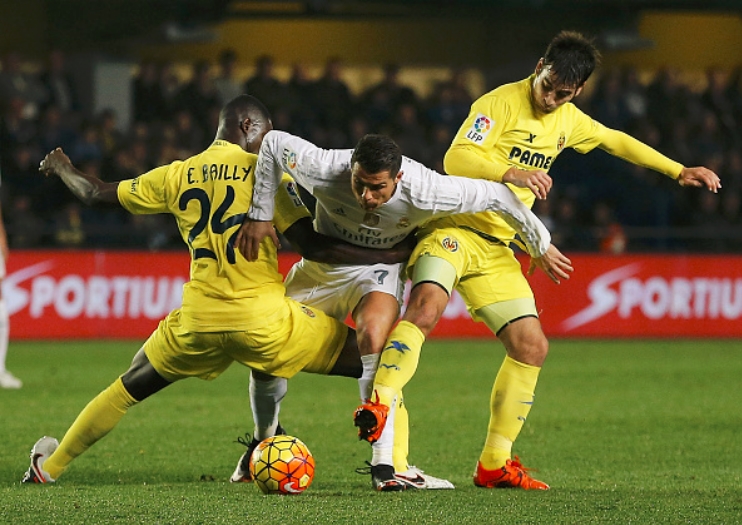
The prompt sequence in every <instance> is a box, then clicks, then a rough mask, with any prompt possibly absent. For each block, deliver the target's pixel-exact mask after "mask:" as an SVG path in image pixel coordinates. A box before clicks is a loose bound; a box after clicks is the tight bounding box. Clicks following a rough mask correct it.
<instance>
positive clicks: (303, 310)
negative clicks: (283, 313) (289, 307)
mask: <svg viewBox="0 0 742 525" xmlns="http://www.w3.org/2000/svg"><path fill="white" fill-rule="evenodd" d="M300 308H301V311H302V312H304V313H305V314H307V315H308V316H309V317H312V318H314V317H317V314H315V313H314V311H313V310H310V309H309V308H307V307H306V306H304V305H301V306H300Z"/></svg>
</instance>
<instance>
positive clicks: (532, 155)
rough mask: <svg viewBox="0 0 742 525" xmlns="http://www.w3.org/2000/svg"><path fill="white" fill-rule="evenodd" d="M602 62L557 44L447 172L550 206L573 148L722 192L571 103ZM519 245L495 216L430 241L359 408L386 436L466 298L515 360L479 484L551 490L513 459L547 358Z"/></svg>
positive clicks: (443, 231) (709, 178) (434, 230)
mask: <svg viewBox="0 0 742 525" xmlns="http://www.w3.org/2000/svg"><path fill="white" fill-rule="evenodd" d="M598 61H599V53H598V51H597V49H596V48H595V47H594V46H593V45H592V43H591V42H590V41H589V40H587V39H586V38H585V37H583V36H582V35H580V34H579V33H574V32H566V31H565V32H562V33H560V34H558V35H557V36H556V37H555V38H554V39H553V40H552V42H551V43H550V45H549V46H548V48H547V50H546V53H545V55H544V56H543V58H541V59H540V60H539V61H538V64H537V65H536V69H535V72H534V73H533V75H531V76H530V77H528V78H526V79H524V80H522V81H520V82H515V83H513V84H507V85H503V86H500V87H498V88H496V89H495V90H493V91H491V92H489V93H487V94H485V95H483V96H482V97H481V98H479V99H478V100H476V101H475V102H474V104H473V105H472V107H471V111H470V113H469V116H468V117H467V119H466V121H465V122H464V123H463V125H462V126H461V128H460V130H459V132H458V134H457V135H456V137H455V138H454V140H453V143H452V145H451V147H450V149H449V150H448V152H447V153H446V157H445V161H444V163H445V168H446V171H447V172H448V173H450V174H455V175H459V176H467V177H476V178H483V177H484V178H487V179H490V180H495V181H501V182H505V183H508V184H509V186H510V188H511V189H512V190H513V191H514V192H515V193H516V194H517V195H518V197H519V198H520V199H521V200H522V201H523V202H524V203H526V204H527V205H529V206H530V205H532V204H533V202H534V200H535V199H536V198H539V199H545V198H546V197H547V195H548V193H549V190H550V189H551V185H552V180H551V178H550V177H549V175H548V170H549V168H550V167H551V165H552V164H553V162H554V159H556V157H557V155H559V153H560V152H561V151H562V150H563V149H564V148H574V149H575V150H577V151H578V152H580V153H587V152H589V151H591V150H592V149H594V148H596V147H599V148H601V149H603V150H605V151H607V152H608V153H611V154H612V155H615V156H617V157H620V158H623V159H625V160H627V161H629V162H632V163H634V164H638V165H641V166H645V167H647V168H652V169H654V170H656V171H658V172H660V173H662V174H664V175H666V176H668V177H671V178H673V179H675V180H677V181H678V183H679V184H680V185H681V186H698V187H702V186H705V187H706V188H707V189H708V190H710V191H713V192H716V191H717V190H718V189H719V188H720V187H721V184H720V181H719V177H718V176H717V175H716V174H715V173H713V172H712V171H710V170H708V169H706V168H703V167H696V168H687V167H684V166H682V165H681V164H679V163H677V162H675V161H673V160H671V159H669V158H667V157H665V156H664V155H662V154H660V153H658V152H657V151H655V150H654V149H652V148H651V147H649V146H647V145H646V144H643V143H642V142H640V141H638V140H636V139H634V138H632V137H630V136H628V135H626V134H624V133H622V132H620V131H616V130H613V129H609V128H606V127H605V126H603V125H602V124H600V123H598V122H596V121H594V120H592V119H591V118H590V117H588V116H587V115H585V114H584V113H583V112H582V111H580V110H579V109H578V108H577V107H576V106H574V105H573V104H572V103H571V102H572V100H573V99H574V98H575V97H576V96H578V95H579V94H580V92H581V91H582V89H583V87H584V85H585V82H586V81H587V79H588V78H589V77H590V75H591V74H592V72H593V70H594V68H595V66H596V64H597V63H598ZM513 238H514V231H513V229H512V228H511V227H509V226H508V225H507V224H506V223H505V222H504V221H503V220H502V219H501V218H500V217H498V216H497V215H496V214H494V213H479V214H475V215H454V216H451V217H445V218H441V219H436V220H434V221H431V222H430V223H429V224H428V225H427V226H426V227H425V228H423V229H422V230H421V231H420V232H419V234H418V239H419V242H418V245H417V247H416V249H415V251H414V252H413V254H412V256H411V258H410V261H409V264H408V272H409V274H410V276H411V279H412V286H413V288H412V292H411V295H410V299H409V306H408V307H407V310H406V311H405V314H404V316H403V318H402V321H401V322H400V323H399V324H398V325H397V327H396V328H395V329H394V331H392V333H391V334H390V336H389V339H388V340H387V343H386V345H385V350H384V352H383V354H382V356H381V361H380V365H379V369H378V372H377V374H376V378H375V382H374V391H375V393H376V395H377V396H378V397H377V399H378V404H374V403H371V404H367V405H364V406H362V407H360V408H359V409H358V410H357V412H356V416H355V420H356V425H357V426H365V427H368V429H369V430H370V431H372V432H373V431H374V430H378V429H380V428H383V425H384V422H385V412H386V408H387V407H388V406H389V404H390V403H391V400H392V399H393V398H394V395H395V394H396V392H398V391H400V390H401V389H402V387H403V386H404V385H405V384H406V383H407V381H409V380H410V378H411V377H412V375H413V374H414V372H415V368H416V367H417V363H418V359H419V355H420V348H421V346H422V344H423V341H424V340H425V337H426V336H427V335H428V334H429V333H430V332H431V330H432V329H433V328H434V327H435V324H436V323H437V322H438V319H440V316H441V314H442V313H443V310H444V308H445V306H446V303H447V301H448V298H449V296H450V293H451V290H452V289H453V288H456V289H457V290H458V291H459V293H460V294H461V295H462V297H463V299H464V301H465V302H466V305H467V307H468V309H469V311H470V313H471V315H472V317H473V318H474V319H475V320H478V321H483V322H484V323H486V324H487V326H488V327H489V328H490V329H491V330H492V332H493V333H495V334H496V335H497V337H498V338H499V339H500V341H502V343H503V345H504V346H505V350H506V353H507V355H506V356H505V360H504V362H503V363H502V366H501V368H500V371H499V372H498V374H497V377H496V378H495V383H494V387H493V389H492V393H491V397H490V422H489V426H488V429H487V436H486V439H485V443H484V449H483V450H482V453H481V455H480V457H479V461H478V463H477V467H476V471H475V473H474V483H475V485H477V486H480V487H488V488H494V487H521V488H524V489H541V490H546V489H548V488H549V487H548V485H547V484H546V483H543V482H541V481H538V480H535V479H533V478H532V477H531V476H530V475H529V474H528V473H527V472H526V469H525V468H524V467H523V466H522V464H521V463H520V461H519V460H518V458H517V456H515V457H513V456H512V455H511V454H512V445H513V442H514V441H515V439H516V438H517V436H518V434H519V433H520V431H521V428H522V426H523V424H524V422H525V420H526V417H527V416H528V413H529V411H530V409H531V406H532V404H533V399H534V391H535V387H536V382H537V379H538V375H539V372H540V370H541V366H542V365H543V363H544V360H545V359H546V354H547V352H548V341H547V339H546V337H545V335H544V333H543V331H542V329H541V324H540V322H539V320H538V310H537V309H536V304H535V301H534V297H533V292H532V291H531V289H530V287H529V285H528V281H527V280H526V279H525V277H524V276H523V273H522V271H521V267H520V264H519V263H518V261H517V260H516V258H515V256H514V254H513V251H512V250H511V249H510V248H509V247H508V244H509V243H510V242H512V241H513ZM532 269H533V268H531V271H532ZM551 277H552V280H554V281H555V282H557V283H559V280H558V279H557V278H556V276H551ZM359 423H360V424H359ZM374 427H377V428H374ZM372 436H373V434H372Z"/></svg>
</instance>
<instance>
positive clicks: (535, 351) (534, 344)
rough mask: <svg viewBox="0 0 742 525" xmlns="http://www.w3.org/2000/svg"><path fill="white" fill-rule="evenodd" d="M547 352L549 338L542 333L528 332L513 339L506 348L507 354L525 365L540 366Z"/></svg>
mask: <svg viewBox="0 0 742 525" xmlns="http://www.w3.org/2000/svg"><path fill="white" fill-rule="evenodd" d="M548 353H549V340H548V339H546V336H545V335H543V334H542V333H532V334H528V335H527V336H526V337H523V338H520V339H518V340H517V341H515V344H513V345H512V347H511V348H509V349H508V355H509V356H510V357H511V358H512V359H515V360H516V361H519V362H521V363H525V364H527V365H532V366H542V365H543V364H544V361H545V360H546V356H547V355H548Z"/></svg>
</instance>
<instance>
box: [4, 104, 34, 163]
mask: <svg viewBox="0 0 742 525" xmlns="http://www.w3.org/2000/svg"><path fill="white" fill-rule="evenodd" d="M25 105H26V103H25V102H24V100H23V99H22V98H20V97H18V96H14V97H12V98H11V99H10V100H9V101H8V104H7V107H6V109H5V111H4V113H3V114H2V116H0V159H8V158H10V156H11V155H12V154H13V150H14V149H15V148H16V147H18V146H19V145H20V144H34V143H35V141H36V140H37V139H36V137H37V131H38V128H37V125H36V121H35V120H34V119H32V118H30V117H28V116H27V115H26V114H25V113H24V109H23V108H24V107H25Z"/></svg>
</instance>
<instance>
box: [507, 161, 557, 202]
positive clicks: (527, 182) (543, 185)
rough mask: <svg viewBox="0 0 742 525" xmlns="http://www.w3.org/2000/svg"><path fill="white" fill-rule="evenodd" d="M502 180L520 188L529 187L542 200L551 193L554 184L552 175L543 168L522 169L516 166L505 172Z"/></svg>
mask: <svg viewBox="0 0 742 525" xmlns="http://www.w3.org/2000/svg"><path fill="white" fill-rule="evenodd" d="M502 182H509V183H510V184H512V185H513V186H517V187H519V188H528V189H529V190H531V191H532V192H533V194H534V195H535V196H536V198H537V199H540V200H543V199H545V198H546V196H547V195H549V192H550V191H551V184H552V180H551V177H549V174H548V173H546V172H545V171H543V170H521V169H518V168H515V167H512V168H510V169H509V170H508V171H506V172H505V175H503V176H502Z"/></svg>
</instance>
